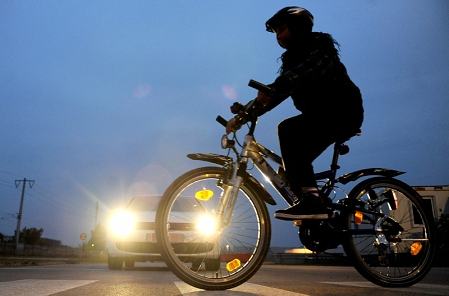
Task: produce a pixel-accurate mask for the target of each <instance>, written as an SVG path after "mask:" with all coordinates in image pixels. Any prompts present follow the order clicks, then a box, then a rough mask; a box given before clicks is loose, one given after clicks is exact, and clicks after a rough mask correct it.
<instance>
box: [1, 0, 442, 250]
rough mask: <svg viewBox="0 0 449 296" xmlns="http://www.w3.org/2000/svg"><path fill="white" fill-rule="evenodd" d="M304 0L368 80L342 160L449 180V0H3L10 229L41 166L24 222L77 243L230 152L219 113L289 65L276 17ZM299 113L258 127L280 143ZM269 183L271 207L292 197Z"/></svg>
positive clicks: (268, 140)
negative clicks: (204, 156)
mask: <svg viewBox="0 0 449 296" xmlns="http://www.w3.org/2000/svg"><path fill="white" fill-rule="evenodd" d="M291 5H298V6H302V7H305V8H307V9H308V10H310V11H311V12H312V14H313V15H314V17H315V26H314V31H322V32H327V33H330V34H332V36H333V37H334V38H335V39H336V40H337V41H338V42H339V43H340V45H341V46H340V49H341V52H340V54H341V60H342V62H343V63H344V64H345V65H346V67H347V69H348V73H349V75H350V77H351V79H352V80H353V81H354V82H355V83H356V84H357V85H358V86H359V88H360V89H361V92H362V95H363V100H364V108H365V121H364V123H363V126H362V131H363V135H362V136H361V137H355V138H353V139H351V140H350V141H349V142H348V145H349V146H350V148H351V152H350V153H349V154H348V155H346V156H343V157H341V160H340V165H341V167H342V168H341V170H340V171H339V173H340V174H344V173H349V172H351V171H355V170H359V169H363V168H368V167H381V168H390V169H396V170H400V171H404V172H406V174H404V175H401V176H399V177H398V178H399V179H400V180H402V181H405V182H407V183H408V184H410V185H413V186H417V185H426V186H431V185H448V184H449V157H448V151H449V137H448V130H449V119H448V118H449V116H448V114H449V102H448V98H449V84H448V78H449V51H448V50H447V49H448V48H449V33H448V28H449V2H448V1H445V0H440V1H437V0H421V1H418V0H396V1H388V0H382V1H380V0H379V1H376V0H363V1H362V0H361V1H351V0H340V1H332V0H320V1H316V0H310V1H257V2H256V1H240V0H234V1H207V0H195V1H193V0H192V1H162V0H161V1H157V0H154V1H137V0H136V1H104V0H94V1H87V0H80V1H71V0H68V1H51V0H46V1H7V0H0V99H1V105H0V106H1V107H0V126H1V129H0V139H1V141H0V151H1V153H0V232H1V233H3V234H5V235H13V234H14V230H15V229H16V226H17V214H18V212H19V206H20V198H21V194H22V184H19V186H18V187H16V184H15V181H16V180H23V179H24V178H26V179H27V180H34V184H33V186H32V187H31V188H30V184H29V183H27V186H26V190H25V197H24V204H23V215H22V220H21V229H23V228H24V227H27V228H31V227H35V228H38V229H39V228H43V229H44V233H43V237H46V238H52V239H57V240H61V241H62V243H63V244H65V245H70V246H78V245H80V244H81V243H82V241H81V240H80V238H79V236H80V234H81V233H87V234H88V239H89V237H90V231H91V230H92V229H93V228H94V225H95V223H100V224H102V225H106V221H107V217H108V215H109V214H110V213H111V212H113V211H115V210H117V209H119V208H121V207H123V206H124V205H125V204H126V202H127V201H128V200H129V199H130V198H131V197H132V196H134V195H143V194H162V193H163V192H164V190H165V189H166V187H167V186H168V185H169V184H170V183H171V182H172V181H173V180H174V179H175V178H176V177H177V176H179V175H181V174H182V173H184V172H186V171H187V170H190V169H193V168H196V167H200V166H205V165H207V163H204V162H198V161H192V160H190V159H188V158H187V157H186V154H188V153H197V152H204V153H225V151H223V150H222V149H221V148H220V138H221V136H222V135H223V134H224V128H223V127H222V126H221V125H219V124H218V123H217V122H215V118H216V116H217V115H222V116H223V117H225V118H231V117H232V114H230V112H229V106H230V105H231V104H232V103H233V102H234V101H240V102H243V103H246V102H247V101H249V100H251V99H253V98H254V97H255V96H256V91H255V90H254V89H251V88H249V87H248V86H247V84H248V81H249V80H250V79H255V80H258V81H260V82H262V83H266V84H268V83H272V82H273V81H274V79H275V78H276V77H277V75H278V72H277V71H278V69H279V67H280V61H279V57H280V55H281V54H282V52H283V49H282V48H280V47H279V45H278V44H277V43H276V41H275V35H274V34H271V33H268V32H266V31H265V22H266V20H267V19H269V18H270V17H271V16H272V15H273V14H274V13H275V12H276V11H278V10H279V9H281V8H283V7H285V6H291ZM296 114H298V111H297V110H295V109H294V107H293V104H292V103H291V100H286V101H285V102H284V103H282V104H281V105H280V106H278V107H277V108H275V109H274V110H272V111H270V112H269V113H267V114H265V115H264V116H263V117H261V118H260V119H259V125H258V128H257V130H256V139H257V140H258V141H259V142H261V143H262V144H264V145H265V146H267V147H268V148H269V149H271V150H273V151H275V152H277V153H279V146H278V140H277V134H276V127H277V124H278V123H279V122H280V121H281V120H282V119H284V118H287V117H290V116H294V115H296ZM325 132H326V131H323V133H325ZM239 134H240V136H244V131H243V130H242V131H241V132H240V133H239ZM330 157H331V156H330V151H326V152H325V153H324V154H323V155H322V156H321V157H320V158H318V159H317V160H316V162H315V163H314V166H315V170H316V171H320V170H326V169H327V168H328V166H329V164H330V160H331V159H330ZM266 186H268V185H266ZM270 193H272V195H273V197H274V198H275V200H276V201H277V203H278V205H277V206H269V210H270V213H271V214H272V213H274V211H275V210H277V209H280V208H285V207H286V206H287V205H286V203H285V202H284V201H283V200H282V199H281V198H280V197H279V196H278V195H277V194H276V193H275V192H274V191H272V190H270ZM97 204H98V211H97V210H96V207H97ZM272 224H273V237H272V246H285V247H290V246H300V245H301V244H300V242H299V240H298V237H297V229H295V228H293V227H292V226H291V224H290V223H286V222H282V221H275V219H274V217H273V218H272Z"/></svg>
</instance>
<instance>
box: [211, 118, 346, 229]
mask: <svg viewBox="0 0 449 296" xmlns="http://www.w3.org/2000/svg"><path fill="white" fill-rule="evenodd" d="M255 125H256V121H255V120H253V121H251V123H250V128H249V133H248V134H247V135H246V136H245V140H244V142H243V146H242V147H243V148H242V151H241V152H240V154H239V155H238V157H237V160H236V161H235V162H234V165H233V173H232V177H231V178H230V180H229V182H228V184H225V186H224V192H223V195H222V197H221V199H222V202H221V203H220V205H219V208H218V209H217V214H219V215H221V214H223V217H224V218H223V223H224V224H225V225H226V224H227V223H228V222H229V219H230V217H231V215H232V209H233V207H234V203H235V199H234V196H236V193H237V192H238V190H239V186H240V184H241V182H242V180H243V177H242V176H243V173H244V172H245V171H246V169H247V166H248V160H251V161H252V162H253V164H254V165H255V167H256V168H257V169H258V170H259V171H260V172H261V173H262V174H263V175H264V177H265V179H266V180H267V181H268V182H269V183H270V184H271V186H272V187H273V188H274V189H275V190H276V191H277V192H278V193H279V195H281V197H282V198H283V199H284V200H285V201H286V202H287V204H289V205H290V206H292V205H294V204H295V203H297V202H298V201H299V198H298V196H296V195H295V193H294V192H292V191H291V190H290V188H289V186H288V184H287V182H286V181H285V180H283V179H282V177H281V176H280V175H279V174H278V173H277V172H276V171H275V170H274V169H273V167H272V166H271V165H270V164H269V163H268V162H267V161H266V158H268V159H271V160H272V161H274V162H275V163H276V164H278V165H279V166H282V158H281V157H280V156H278V155H277V154H276V153H274V152H272V151H270V150H269V149H267V148H266V147H264V146H263V145H262V144H260V143H258V142H257V141H256V140H255V139H254V136H253V133H254V129H255ZM341 144H342V143H340V142H337V143H335V144H334V154H333V157H332V163H331V166H330V169H329V170H327V171H323V172H320V173H317V174H315V177H316V179H317V180H322V179H328V181H327V182H326V183H325V184H324V186H323V187H322V189H321V193H322V194H323V196H326V197H327V196H329V194H330V192H331V191H332V190H333V188H334V184H335V183H336V180H335V176H336V173H337V169H338V168H339V166H338V164H337V163H338V156H339V153H340V151H339V147H340V145H341Z"/></svg>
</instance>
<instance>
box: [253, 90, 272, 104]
mask: <svg viewBox="0 0 449 296" xmlns="http://www.w3.org/2000/svg"><path fill="white" fill-rule="evenodd" d="M256 100H257V101H258V102H259V103H261V104H262V105H264V106H266V105H267V104H268V102H270V100H271V97H269V96H267V95H266V94H265V93H264V92H262V91H260V90H259V91H258V92H257V98H256Z"/></svg>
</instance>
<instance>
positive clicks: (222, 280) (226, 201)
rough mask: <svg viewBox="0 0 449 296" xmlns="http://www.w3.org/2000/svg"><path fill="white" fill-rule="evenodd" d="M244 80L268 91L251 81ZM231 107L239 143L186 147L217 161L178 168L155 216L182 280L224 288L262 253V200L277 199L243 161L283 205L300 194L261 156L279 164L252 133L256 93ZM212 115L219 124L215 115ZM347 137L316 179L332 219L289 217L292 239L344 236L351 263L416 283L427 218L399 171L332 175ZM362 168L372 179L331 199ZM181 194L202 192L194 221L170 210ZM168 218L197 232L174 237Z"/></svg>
mask: <svg viewBox="0 0 449 296" xmlns="http://www.w3.org/2000/svg"><path fill="white" fill-rule="evenodd" d="M249 86H251V87H254V88H256V89H259V90H262V91H264V92H266V93H270V91H271V89H269V88H268V87H267V86H265V85H263V84H260V83H258V82H256V81H254V80H251V81H250V83H249ZM231 109H232V110H233V113H235V114H237V115H236V116H235V119H236V120H235V122H236V125H237V128H236V130H238V129H239V128H241V127H242V126H243V125H244V124H245V123H246V125H247V126H248V128H249V131H248V133H247V135H246V137H245V140H244V142H243V144H242V143H240V142H239V141H238V138H237V137H236V132H234V133H233V135H234V136H233V138H232V139H229V138H228V136H227V135H224V136H223V137H222V140H221V146H222V148H223V149H226V150H227V151H228V155H219V154H204V153H197V154H189V155H188V157H189V158H191V159H193V160H200V161H206V162H210V163H213V164H214V165H215V166H207V167H202V168H197V169H193V170H191V171H189V172H186V173H184V174H183V175H181V176H180V177H178V178H177V179H176V180H175V181H174V182H173V183H172V184H171V185H170V186H169V187H168V188H167V189H166V191H165V193H164V194H163V197H162V200H161V203H160V204H159V207H158V210H157V215H156V238H157V241H158V245H159V248H160V252H161V254H162V256H163V258H164V260H165V262H166V264H167V265H168V266H169V268H170V269H171V270H172V271H173V273H174V274H175V275H176V276H178V277H179V278H180V279H181V280H183V281H184V282H186V283H187V284H190V285H192V286H194V287H197V288H200V289H205V290H225V289H230V288H233V287H236V286H238V285H240V284H242V283H244V282H246V281H247V280H249V279H250V278H251V277H252V276H253V275H254V274H255V273H256V272H257V270H258V269H259V268H260V266H261V265H262V264H263V262H264V260H265V258H266V254H267V251H268V248H269V246H270V239H271V221H270V217H269V214H268V210H267V204H269V205H275V204H276V202H275V200H274V199H273V197H272V196H271V195H270V194H269V193H268V192H267V190H266V189H265V188H264V186H263V185H262V184H261V183H260V182H259V181H258V180H256V178H255V177H254V176H252V175H251V174H249V173H248V170H250V169H251V168H252V167H253V166H254V167H256V168H257V169H258V170H259V171H260V172H261V173H262V174H263V175H264V176H265V177H266V179H267V181H268V182H269V183H270V184H271V185H272V186H273V187H274V188H275V189H276V191H277V192H278V193H279V194H280V196H281V197H282V198H283V199H284V200H285V201H286V202H287V204H289V205H293V204H294V203H296V202H297V201H298V197H297V196H295V194H294V193H293V192H292V191H291V190H290V189H289V188H288V186H287V183H286V181H285V180H284V179H283V177H282V172H279V173H277V172H276V171H275V170H274V169H273V168H272V166H271V165H270V164H269V163H268V162H267V160H268V159H269V160H270V161H273V162H274V163H276V164H278V165H279V166H282V158H281V157H280V156H278V155H276V154H275V153H274V152H272V151H270V150H269V149H267V148H266V147H264V146H263V145H262V144H260V143H258V142H256V140H255V139H254V131H255V128H256V123H257V115H256V114H255V111H256V110H257V107H256V103H255V100H253V101H250V102H249V103H248V104H247V105H245V106H243V105H241V104H239V103H238V104H234V105H233V108H231ZM217 121H218V122H220V123H221V124H222V125H225V126H226V123H227V121H226V120H225V119H223V118H222V117H220V116H218V117H217ZM346 140H347V139H341V140H340V141H337V142H336V143H335V144H334V152H333V156H332V162H331V166H330V169H329V170H327V171H324V172H320V173H318V174H316V179H317V180H321V182H322V183H323V184H322V185H321V186H320V192H321V194H322V195H323V196H325V197H326V200H327V201H328V203H327V208H328V211H329V214H330V215H329V217H330V218H329V219H327V220H303V221H294V223H293V224H294V225H295V226H297V227H299V231H298V233H299V238H300V240H301V242H302V243H303V245H304V246H305V247H307V248H308V249H309V250H311V251H314V252H317V253H319V252H324V251H326V250H327V249H331V248H335V247H337V246H339V245H342V246H343V249H344V251H345V253H346V255H347V256H348V257H349V258H350V259H352V262H353V265H354V267H355V268H356V270H357V271H358V272H359V273H360V274H361V275H362V276H364V277H365V278H366V279H368V280H369V281H371V282H373V283H375V284H377V285H380V286H384V287H406V286H410V285H413V284H415V283H417V282H419V281H420V280H421V279H422V278H423V277H424V276H425V275H426V274H427V273H428V271H429V270H430V268H431V264H432V260H433V257H434V253H435V248H436V239H435V225H434V221H433V217H432V216H431V215H430V214H429V213H427V212H426V210H425V208H424V205H423V201H422V198H421V197H420V196H419V194H418V193H417V192H416V191H414V190H413V189H412V188H411V187H410V186H408V185H407V184H405V183H404V182H402V181H399V180H397V179H395V178H393V177H395V176H398V175H400V174H403V173H404V172H400V171H395V170H390V169H383V168H369V169H362V170H359V171H355V172H352V173H349V174H345V175H343V176H340V177H338V178H336V173H337V170H338V169H339V168H340V167H339V166H338V158H339V156H340V155H344V154H346V153H347V152H348V151H349V148H348V146H347V145H345V144H344V143H345V141H346ZM236 147H239V148H240V149H241V151H240V152H239V151H238V150H237V148H236ZM231 152H232V153H233V154H235V157H234V158H233V157H231V156H230V154H231ZM250 161H251V162H252V164H253V166H250ZM367 176H370V178H368V179H365V180H363V181H361V182H360V183H358V184H357V185H356V186H354V187H353V189H352V190H351V191H350V192H349V194H346V193H345V195H344V198H342V199H337V194H336V192H338V193H339V194H340V190H338V189H339V187H338V186H337V185H336V184H338V183H340V184H347V183H349V182H354V181H356V180H358V179H359V178H362V177H367ZM181 196H187V197H191V198H195V199H197V200H199V201H200V202H201V204H202V205H203V206H204V208H205V209H207V213H208V214H207V215H205V216H204V217H203V218H202V219H201V220H198V221H197V220H193V219H191V218H190V217H191V215H190V216H189V215H184V213H182V212H177V211H175V210H174V207H175V206H176V203H177V200H178V198H179V197H181ZM174 220H176V221H178V222H179V221H184V224H183V225H184V227H185V229H194V230H195V232H193V234H192V235H190V236H184V237H182V236H181V237H180V235H181V233H180V231H179V227H173V229H172V228H170V223H171V221H174ZM416 221H418V222H419V223H416ZM173 223H174V222H173ZM178 224H179V223H178ZM192 243H193V244H192ZM195 243H196V244H195ZM195 246H196V247H195ZM205 246H209V247H205ZM214 246H215V247H214ZM217 246H218V247H217Z"/></svg>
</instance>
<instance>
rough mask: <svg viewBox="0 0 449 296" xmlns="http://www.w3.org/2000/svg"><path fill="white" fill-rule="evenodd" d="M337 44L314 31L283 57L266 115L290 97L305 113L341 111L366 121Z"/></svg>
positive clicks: (359, 96)
mask: <svg viewBox="0 0 449 296" xmlns="http://www.w3.org/2000/svg"><path fill="white" fill-rule="evenodd" d="M336 46H337V47H338V43H336V42H335V40H334V39H333V38H332V37H331V35H329V34H326V33H318V32H313V33H311V34H309V35H308V36H307V37H304V38H303V39H302V40H299V42H298V46H296V49H289V50H287V51H286V52H285V53H284V54H283V55H282V57H281V59H282V67H281V70H280V72H281V75H280V76H279V77H278V78H277V79H276V81H275V82H274V83H273V84H271V85H270V86H271V87H273V88H274V90H275V95H274V96H273V97H272V99H271V101H270V102H269V103H268V105H267V106H266V108H264V109H265V110H264V111H265V112H267V111H269V110H271V109H273V108H274V107H276V106H277V105H279V104H280V103H281V102H282V101H284V100H285V99H286V98H287V97H289V96H291V97H292V99H293V103H294V105H295V107H296V108H297V109H298V110H299V111H301V112H302V113H303V114H317V115H323V116H328V115H330V114H336V113H338V112H340V111H343V112H346V114H354V115H356V117H360V119H359V121H360V124H361V120H362V118H363V107H362V96H361V94H360V91H359V88H358V87H357V86H356V85H355V84H354V83H353V82H352V81H351V79H350V78H349V76H348V74H347V71H346V68H345V66H344V65H343V64H342V62H341V61H340V58H339V55H338V50H337V48H336Z"/></svg>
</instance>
